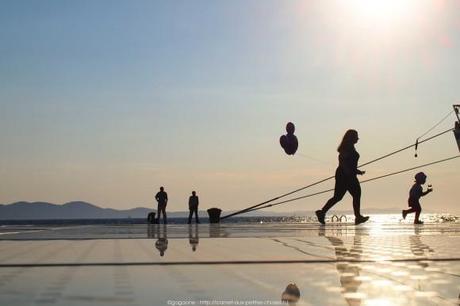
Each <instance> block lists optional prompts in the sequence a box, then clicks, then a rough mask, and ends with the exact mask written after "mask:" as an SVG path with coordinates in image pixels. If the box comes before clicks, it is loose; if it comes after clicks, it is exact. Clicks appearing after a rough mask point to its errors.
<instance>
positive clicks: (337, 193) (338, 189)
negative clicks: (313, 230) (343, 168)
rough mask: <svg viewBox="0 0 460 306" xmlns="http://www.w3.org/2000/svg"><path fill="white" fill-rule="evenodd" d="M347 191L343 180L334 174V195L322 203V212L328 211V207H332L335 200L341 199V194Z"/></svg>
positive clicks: (335, 202)
mask: <svg viewBox="0 0 460 306" xmlns="http://www.w3.org/2000/svg"><path fill="white" fill-rule="evenodd" d="M345 192H347V188H346V186H345V182H344V181H343V180H342V179H341V178H338V177H337V176H336V178H335V188H334V196H333V197H332V198H330V199H329V200H328V201H327V202H326V204H324V206H323V208H322V209H321V210H322V212H323V213H324V214H326V213H327V212H328V210H329V209H331V208H332V206H334V205H335V204H337V202H339V201H340V200H342V198H343V196H344V195H345Z"/></svg>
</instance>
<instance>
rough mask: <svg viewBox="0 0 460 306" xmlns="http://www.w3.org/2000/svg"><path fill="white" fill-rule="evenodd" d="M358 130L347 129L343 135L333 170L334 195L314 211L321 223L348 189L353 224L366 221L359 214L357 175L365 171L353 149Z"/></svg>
mask: <svg viewBox="0 0 460 306" xmlns="http://www.w3.org/2000/svg"><path fill="white" fill-rule="evenodd" d="M358 139H359V138H358V132H357V131H355V130H348V131H347V132H346V133H345V135H344V136H343V139H342V142H341V143H340V145H339V147H338V148H337V151H338V152H339V166H338V167H337V170H336V171H335V189H334V196H333V197H332V198H330V199H329V200H328V201H327V203H326V204H325V205H324V207H323V208H322V209H320V210H317V211H316V216H317V217H318V221H319V222H320V223H321V224H325V221H324V219H325V217H326V213H327V211H328V210H329V209H331V208H332V206H334V205H335V204H336V203H337V202H339V201H340V200H342V198H343V196H344V195H345V193H346V192H347V191H348V192H349V193H350V194H351V196H352V197H353V211H354V214H355V224H356V225H358V224H360V223H364V222H366V221H367V220H368V219H369V217H365V216H362V215H361V212H360V207H361V186H360V184H359V181H358V178H357V175H358V174H359V175H363V174H364V173H365V171H361V170H359V169H358V160H359V153H358V152H357V151H356V149H355V143H357V142H358Z"/></svg>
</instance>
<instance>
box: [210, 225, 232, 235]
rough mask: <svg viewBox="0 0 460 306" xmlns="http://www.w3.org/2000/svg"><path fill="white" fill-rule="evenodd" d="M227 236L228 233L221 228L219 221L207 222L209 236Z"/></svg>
mask: <svg viewBox="0 0 460 306" xmlns="http://www.w3.org/2000/svg"><path fill="white" fill-rule="evenodd" d="M228 236H229V234H228V233H227V232H226V231H225V230H224V229H221V227H220V224H219V223H213V224H209V238H220V237H228Z"/></svg>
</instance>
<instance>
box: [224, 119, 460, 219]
mask: <svg viewBox="0 0 460 306" xmlns="http://www.w3.org/2000/svg"><path fill="white" fill-rule="evenodd" d="M452 130H453V129H452V128H450V129H448V130H445V131H443V132H441V133H438V134H436V135H433V136H431V137H428V138H426V139H423V140H422V141H419V142H416V143H414V144H411V145H408V146H406V147H404V148H402V149H399V150H396V151H393V152H390V153H388V154H385V155H383V156H381V157H378V158H375V159H373V160H371V161H368V162H366V163H364V164H361V165H359V166H358V168H360V167H363V166H366V165H369V164H372V163H375V162H377V161H379V160H382V159H384V158H387V157H389V156H392V155H395V154H397V153H400V152H402V151H405V150H407V149H409V148H412V147H414V146H417V145H418V144H421V143H424V142H427V141H429V140H432V139H434V138H436V137H439V136H441V135H443V134H446V133H448V132H451V131H452ZM334 177H335V176H330V177H327V178H324V179H322V180H320V181H317V182H315V183H312V184H309V185H307V186H304V187H301V188H298V189H296V190H293V191H291V192H288V193H285V194H282V195H280V196H277V197H275V198H273V199H270V200H267V201H264V202H262V203H259V204H256V205H253V206H250V207H247V208H245V209H242V210H239V211H236V212H234V213H231V214H229V215H226V216H223V217H221V218H220V219H221V220H223V219H226V218H229V217H232V216H235V215H239V214H242V213H245V212H248V211H251V210H253V209H254V208H256V207H259V206H262V205H266V204H268V203H270V202H273V201H276V200H279V199H281V198H283V197H286V196H289V195H291V194H294V193H297V192H299V191H302V190H305V189H307V188H310V187H313V186H316V185H318V184H321V183H323V182H326V181H328V180H330V179H333V178H334Z"/></svg>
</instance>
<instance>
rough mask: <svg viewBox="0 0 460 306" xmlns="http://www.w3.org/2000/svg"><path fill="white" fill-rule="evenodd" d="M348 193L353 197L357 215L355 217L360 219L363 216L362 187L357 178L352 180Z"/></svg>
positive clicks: (354, 209)
mask: <svg viewBox="0 0 460 306" xmlns="http://www.w3.org/2000/svg"><path fill="white" fill-rule="evenodd" d="M348 192H350V194H351V196H352V197H353V211H354V213H355V217H359V216H361V186H360V184H359V181H358V178H356V177H355V178H353V179H351V180H350V185H349V187H348Z"/></svg>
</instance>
